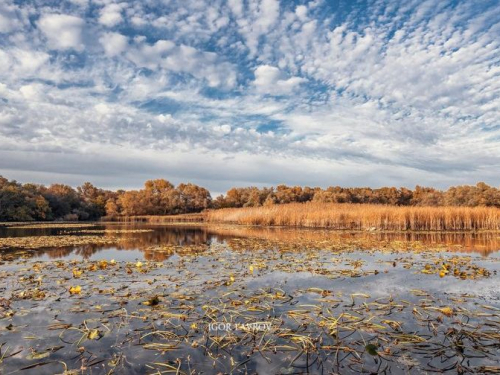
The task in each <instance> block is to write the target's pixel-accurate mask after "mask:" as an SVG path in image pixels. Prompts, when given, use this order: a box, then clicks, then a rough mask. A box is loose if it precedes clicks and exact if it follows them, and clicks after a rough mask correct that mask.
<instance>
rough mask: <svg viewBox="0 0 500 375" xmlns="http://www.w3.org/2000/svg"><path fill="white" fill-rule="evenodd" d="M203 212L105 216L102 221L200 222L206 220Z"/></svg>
mask: <svg viewBox="0 0 500 375" xmlns="http://www.w3.org/2000/svg"><path fill="white" fill-rule="evenodd" d="M204 219H205V215H204V214H203V213H194V214H180V215H141V216H115V217H111V216H103V217H102V218H101V221H102V222H120V223H152V224H156V223H158V224H159V223H193V222H194V223H199V222H202V221H204Z"/></svg>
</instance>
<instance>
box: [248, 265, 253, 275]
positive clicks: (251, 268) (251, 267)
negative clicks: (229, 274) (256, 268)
mask: <svg viewBox="0 0 500 375" xmlns="http://www.w3.org/2000/svg"><path fill="white" fill-rule="evenodd" d="M248 269H249V270H250V273H252V274H253V266H252V265H251V266H250V267H248Z"/></svg>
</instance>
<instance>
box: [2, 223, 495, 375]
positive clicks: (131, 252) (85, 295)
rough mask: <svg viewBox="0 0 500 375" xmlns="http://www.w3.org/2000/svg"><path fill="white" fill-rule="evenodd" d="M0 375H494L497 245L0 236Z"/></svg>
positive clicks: (470, 238)
mask: <svg viewBox="0 0 500 375" xmlns="http://www.w3.org/2000/svg"><path fill="white" fill-rule="evenodd" d="M0 236H1V237H0V248H1V249H2V250H1V252H0V257H1V258H0V259H1V260H0V277H1V279H2V285H1V286H0V348H1V349H0V351H1V354H0V373H2V374H17V373H20V374H90V373H92V374H101V373H102V374H109V373H116V374H137V373H141V374H142V373H144V374H169V373H173V374H198V373H205V374H212V373H222V374H226V373H227V374H231V373H233V374H237V373H243V374H245V373H249V374H253V373H258V374H303V373H311V374H330V373H341V374H358V373H396V374H399V373H402V374H404V373H412V374H413V373H415V374H417V373H498V372H500V353H499V350H500V331H499V328H500V301H499V297H500V293H499V292H498V271H499V269H500V263H499V261H500V257H499V253H498V252H497V250H498V249H500V243H499V242H500V234H498V233H495V232H490V233H456V232H455V233H451V232H450V233H439V232H426V233H417V232H408V233H401V232H399V233H398V232H366V231H365V232H350V231H342V232H340V231H331V230H318V229H298V228H295V229H292V228H264V227H244V226H229V225H197V224H189V225H185V224H184V225H183V224H174V225H172V224H170V225H162V224H116V223H111V224H102V223H97V224H63V225H61V224H47V223H44V224H28V225H23V226H12V227H6V228H1V229H0Z"/></svg>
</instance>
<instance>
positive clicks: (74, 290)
mask: <svg viewBox="0 0 500 375" xmlns="http://www.w3.org/2000/svg"><path fill="white" fill-rule="evenodd" d="M81 292H82V287H81V286H80V285H77V286H72V287H71V288H69V293H70V294H80V293H81Z"/></svg>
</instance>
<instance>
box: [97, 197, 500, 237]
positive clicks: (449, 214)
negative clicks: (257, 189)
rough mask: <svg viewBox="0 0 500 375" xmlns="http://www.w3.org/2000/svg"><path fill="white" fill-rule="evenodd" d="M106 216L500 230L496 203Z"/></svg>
mask: <svg viewBox="0 0 500 375" xmlns="http://www.w3.org/2000/svg"><path fill="white" fill-rule="evenodd" d="M103 219H106V218H103ZM108 219H109V220H111V221H116V222H121V223H134V222H136V223H141V222H142V223H150V224H155V223H158V224H168V223H172V224H176V223H180V224H190V223H193V224H196V223H205V224H230V225H244V226H264V227H296V228H318V229H332V230H347V231H395V232H399V231H418V232H435V231H439V232H460V231H465V232H470V231H500V209H499V208H496V207H448V206H445V207H412V206H384V205H374V204H352V203H326V204H323V203H314V202H307V203H290V204H283V205H274V206H267V207H245V208H225V209H219V210H207V211H204V212H202V213H199V214H191V215H168V216H130V217H118V218H108ZM104 221H106V220H104Z"/></svg>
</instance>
